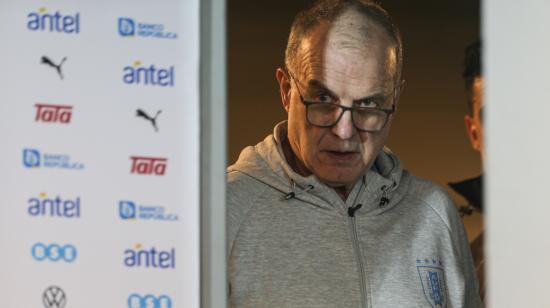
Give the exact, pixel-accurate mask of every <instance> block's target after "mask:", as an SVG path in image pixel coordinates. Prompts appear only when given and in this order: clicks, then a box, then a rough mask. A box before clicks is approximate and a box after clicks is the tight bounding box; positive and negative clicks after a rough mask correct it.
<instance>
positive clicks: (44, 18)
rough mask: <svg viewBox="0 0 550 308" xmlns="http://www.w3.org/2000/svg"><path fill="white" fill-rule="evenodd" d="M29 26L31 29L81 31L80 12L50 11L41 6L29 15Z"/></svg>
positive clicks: (76, 32)
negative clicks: (71, 13) (72, 13)
mask: <svg viewBox="0 0 550 308" xmlns="http://www.w3.org/2000/svg"><path fill="white" fill-rule="evenodd" d="M27 28H28V29H29V30H31V31H49V32H60V33H68V34H72V33H74V34H78V33H80V13H76V14H74V15H69V14H62V13H61V12H60V11H56V12H52V13H50V12H48V10H47V9H46V8H45V7H41V8H39V9H38V11H37V12H31V13H29V14H28V15H27Z"/></svg>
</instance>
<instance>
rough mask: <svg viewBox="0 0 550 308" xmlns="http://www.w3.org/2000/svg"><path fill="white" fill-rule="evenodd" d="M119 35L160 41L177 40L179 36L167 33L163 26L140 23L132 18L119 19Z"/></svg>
mask: <svg viewBox="0 0 550 308" xmlns="http://www.w3.org/2000/svg"><path fill="white" fill-rule="evenodd" d="M118 34H120V36H124V37H136V36H139V37H143V38H160V39H172V40H173V39H177V38H178V34H177V33H175V32H171V31H166V29H165V27H164V25H163V24H159V23H145V22H138V21H136V20H134V19H132V18H127V17H120V18H119V19H118Z"/></svg>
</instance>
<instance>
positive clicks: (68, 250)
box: [31, 243, 77, 263]
mask: <svg viewBox="0 0 550 308" xmlns="http://www.w3.org/2000/svg"><path fill="white" fill-rule="evenodd" d="M31 253H32V257H33V258H34V259H35V260H36V261H44V260H49V261H52V262H57V261H65V262H67V263H72V262H73V261H74V260H76V256H77V252H76V248H75V247H74V246H73V245H70V244H68V245H65V246H61V245H58V244H50V245H46V244H43V243H36V244H34V245H33V246H32V249H31Z"/></svg>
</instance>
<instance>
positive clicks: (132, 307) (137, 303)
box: [128, 293, 172, 308]
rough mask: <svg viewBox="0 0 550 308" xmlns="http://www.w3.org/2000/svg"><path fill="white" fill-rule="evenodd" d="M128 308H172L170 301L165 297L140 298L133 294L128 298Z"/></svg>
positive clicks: (150, 296) (148, 295) (149, 296)
mask: <svg viewBox="0 0 550 308" xmlns="http://www.w3.org/2000/svg"><path fill="white" fill-rule="evenodd" d="M128 308H172V299H171V298H170V297H169V296H167V295H161V296H154V295H151V294H147V295H145V296H141V295H139V294H136V293H133V294H131V295H130V296H129V297H128Z"/></svg>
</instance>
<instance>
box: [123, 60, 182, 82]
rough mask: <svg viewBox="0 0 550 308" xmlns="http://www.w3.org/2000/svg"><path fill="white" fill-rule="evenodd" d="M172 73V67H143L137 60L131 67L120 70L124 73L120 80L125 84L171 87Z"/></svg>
mask: <svg viewBox="0 0 550 308" xmlns="http://www.w3.org/2000/svg"><path fill="white" fill-rule="evenodd" d="M174 71H175V69H174V66H170V67H167V68H160V67H156V66H155V65H154V64H151V65H149V66H144V65H142V63H141V61H139V60H138V61H135V62H134V64H133V65H131V66H130V65H128V66H125V67H124V68H123V69H122V72H123V73H124V74H123V76H122V80H123V81H124V83H126V84H137V85H141V84H142V85H146V86H147V85H151V86H158V87H173V86H174V75H175V72H174Z"/></svg>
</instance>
